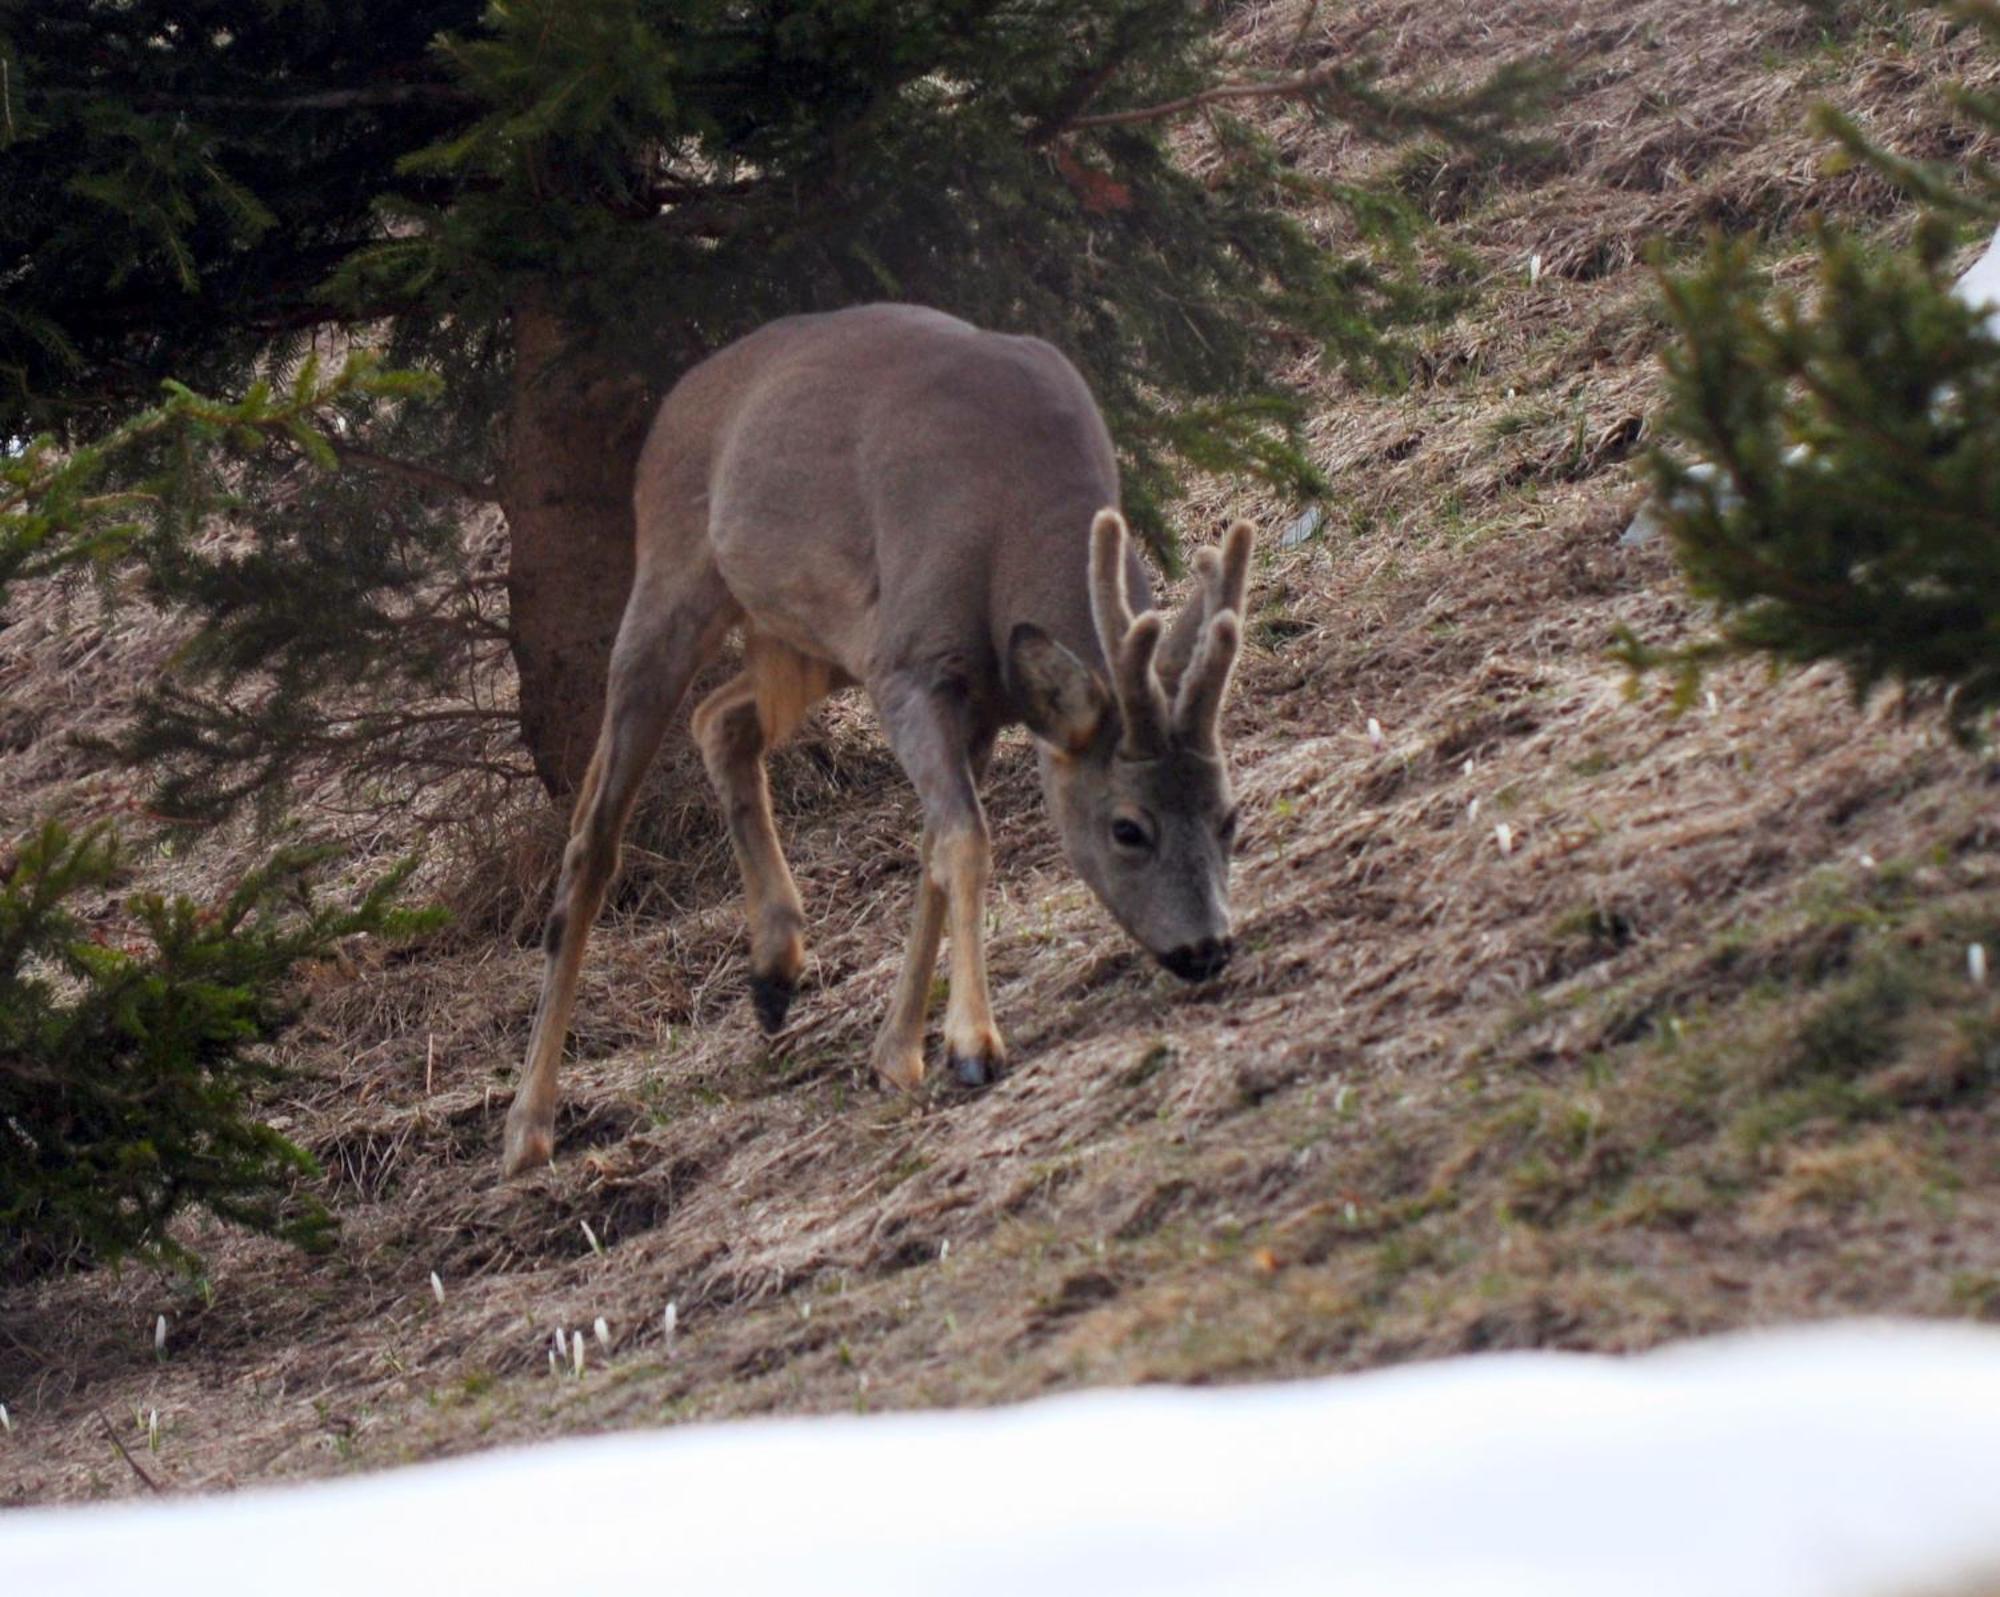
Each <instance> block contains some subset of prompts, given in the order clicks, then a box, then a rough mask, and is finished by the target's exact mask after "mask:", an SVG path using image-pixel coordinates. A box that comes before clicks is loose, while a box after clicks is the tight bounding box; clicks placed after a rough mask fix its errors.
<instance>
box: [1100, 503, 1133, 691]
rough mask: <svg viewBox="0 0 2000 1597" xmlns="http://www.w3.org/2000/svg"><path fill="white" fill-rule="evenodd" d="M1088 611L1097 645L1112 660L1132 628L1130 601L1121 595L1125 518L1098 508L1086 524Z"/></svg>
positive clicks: (1106, 657)
mask: <svg viewBox="0 0 2000 1597" xmlns="http://www.w3.org/2000/svg"><path fill="white" fill-rule="evenodd" d="M1090 614H1091V617H1092V619H1093V620H1095V621H1096V623H1097V642H1098V646H1099V647H1100V648H1102V649H1103V650H1104V658H1105V659H1106V660H1107V661H1110V662H1112V663H1113V664H1115V663H1116V661H1117V659H1118V651H1119V650H1120V649H1121V648H1123V647H1124V644H1125V634H1126V633H1128V632H1130V631H1131V630H1132V602H1131V600H1130V599H1128V598H1127V597H1126V594H1125V518H1124V517H1123V516H1121V515H1119V514H1118V512H1117V511H1115V510H1108V509H1107V510H1100V511H1098V513H1097V517H1096V519H1095V520H1093V521H1092V522H1091V524H1090Z"/></svg>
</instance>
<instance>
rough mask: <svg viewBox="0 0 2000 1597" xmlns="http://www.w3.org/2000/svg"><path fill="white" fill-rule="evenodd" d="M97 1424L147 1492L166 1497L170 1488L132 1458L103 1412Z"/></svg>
mask: <svg viewBox="0 0 2000 1597" xmlns="http://www.w3.org/2000/svg"><path fill="white" fill-rule="evenodd" d="M97 1423H98V1424H99V1425H102V1426H103V1427H104V1434H105V1435H106V1436H108V1437H109V1438H110V1439H111V1445H112V1446H113V1447H115V1448H117V1449H118V1456H119V1457H120V1458H122V1459H124V1460H125V1462H126V1463H127V1464H129V1465H131V1467H132V1473H133V1474H134V1475H136V1476H138V1477H139V1479H140V1480H141V1481H143V1482H144V1483H145V1486H146V1490H147V1491H149V1492H153V1493H155V1494H156V1495H160V1496H164V1495H165V1494H166V1493H167V1492H168V1491H169V1490H170V1488H169V1487H167V1486H165V1485H163V1484H161V1482H160V1481H158V1480H156V1479H155V1478H154V1477H153V1476H152V1474H151V1473H149V1472H148V1471H147V1469H146V1466H145V1465H143V1464H141V1463H140V1462H139V1461H138V1460H137V1459H136V1458H134V1457H133V1456H132V1450H131V1449H130V1448H128V1447H127V1446H126V1445H125V1444H124V1442H122V1441H121V1440H120V1439H119V1436H118V1433H117V1432H116V1431H115V1430H113V1429H112V1428H111V1421H109V1420H108V1419H106V1418H105V1417H104V1414H103V1411H102V1410H99V1411H98V1414H97Z"/></svg>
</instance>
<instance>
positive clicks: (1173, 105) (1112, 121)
mask: <svg viewBox="0 0 2000 1597" xmlns="http://www.w3.org/2000/svg"><path fill="white" fill-rule="evenodd" d="M1346 67H1347V63H1346V62H1344V61H1334V62H1329V63H1328V64H1327V65H1325V66H1318V67H1314V68H1313V69H1312V70H1311V71H1310V72H1295V73H1293V74H1292V75H1291V76H1290V77H1288V78H1271V79H1268V80H1266V81H1265V82H1262V83H1218V84H1216V85H1215V86H1214V87H1213V88H1208V89H1202V90H1200V91H1198V92H1197V93H1194V94H1186V95H1182V96H1181V98H1180V99H1178V100H1163V101H1162V102H1160V104H1158V105H1139V106H1134V107H1132V108H1131V109H1130V110H1127V111H1099V112H1098V113H1096V114H1095V115H1094V116H1080V117H1075V118H1073V119H1071V120H1070V121H1069V122H1068V123H1066V124H1065V125H1064V126H1063V127H1062V128H1060V129H1058V130H1057V131H1059V132H1063V133H1073V132H1075V131H1077V130H1078V129H1079V128H1116V127H1131V126H1133V125H1134V124H1136V123H1141V122H1164V121H1166V120H1168V119H1169V118H1170V117H1177V116H1185V115H1186V114H1187V113H1188V112H1190V111H1198V110H1200V109H1201V108H1202V107H1203V106H1205V105H1215V104H1218V103H1219V102H1221V101H1224V100H1270V99H1277V98H1281V97H1286V96H1297V95H1306V94H1311V93H1312V92H1313V91H1314V90H1316V89H1323V88H1325V87H1326V86H1327V85H1328V84H1329V83H1332V82H1333V81H1334V80H1335V79H1336V78H1338V77H1339V76H1340V75H1341V73H1342V72H1343V71H1345V70H1346Z"/></svg>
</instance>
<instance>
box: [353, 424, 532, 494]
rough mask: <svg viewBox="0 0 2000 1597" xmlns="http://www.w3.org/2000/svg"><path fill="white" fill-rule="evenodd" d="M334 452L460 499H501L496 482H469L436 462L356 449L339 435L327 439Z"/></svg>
mask: <svg viewBox="0 0 2000 1597" xmlns="http://www.w3.org/2000/svg"><path fill="white" fill-rule="evenodd" d="M327 442H328V443H330V444H332V445H333V452H334V453H335V454H336V455H338V456H340V458H341V459H342V460H344V461H346V462H347V463H348V464H350V465H354V466H361V467H364V468H366V469H367V470H369V471H379V472H382V473H383V474H385V475H387V476H391V477H401V478H403V479H404V480H405V481H406V482H413V483H416V484H417V485H418V486H419V487H423V488H438V489H442V490H443V491H444V492H445V493H450V494H457V495H458V496H459V497H460V498H461V499H471V500H476V501H477V502H479V503H481V504H489V505H497V504H498V503H499V502H500V488H499V485H498V484H497V483H491V482H468V481H466V479H465V478H463V477H454V476H452V474H451V473H450V472H448V471H439V470H438V469H437V468H436V467H435V466H425V465H421V464H419V463H418V462H417V461H414V460H397V459H394V458H393V457H391V456H389V455H378V454H376V453H375V452H374V451H373V450H372V449H359V448H357V447H355V446H354V445H353V444H343V443H341V442H340V441H339V440H338V439H332V438H330V439H328V440H327Z"/></svg>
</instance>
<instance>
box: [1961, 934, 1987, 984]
mask: <svg viewBox="0 0 2000 1597" xmlns="http://www.w3.org/2000/svg"><path fill="white" fill-rule="evenodd" d="M1965 973H1966V975H1968V976H1970V977H1971V978H1972V985H1973V986H1975V987H1984V986H1985V985H1986V945H1985V944H1984V943H1973V944H1970V945H1969V946H1968V947H1967V948H1966V950H1965Z"/></svg>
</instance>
